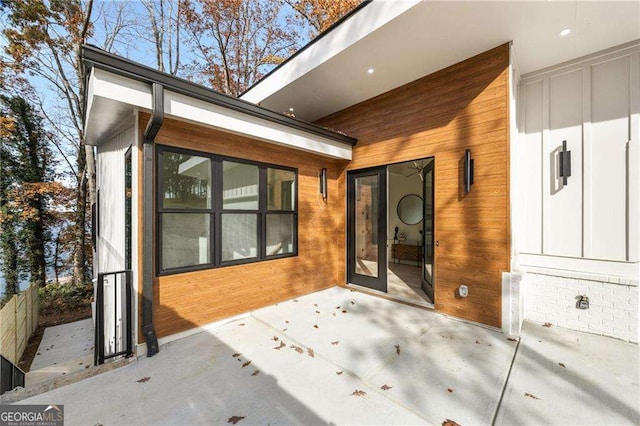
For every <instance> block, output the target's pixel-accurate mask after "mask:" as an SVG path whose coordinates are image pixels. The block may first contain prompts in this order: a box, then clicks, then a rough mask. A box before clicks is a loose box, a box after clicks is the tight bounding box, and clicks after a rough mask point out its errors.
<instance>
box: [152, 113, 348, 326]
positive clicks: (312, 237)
mask: <svg viewBox="0 0 640 426" xmlns="http://www.w3.org/2000/svg"><path fill="white" fill-rule="evenodd" d="M148 120H149V115H148V114H146V113H140V126H139V129H144V128H145V126H146V123H147V121H148ZM141 131H142V130H141ZM140 139H141V140H142V135H141V137H140ZM156 143H158V144H162V145H168V146H174V147H181V148H188V149H192V150H196V151H202V152H209V153H214V154H220V155H227V156H232V157H237V158H243V159H248V160H254V161H261V162H266V163H272V164H277V165H283V166H289V167H296V168H298V256H296V257H290V258H284V259H275V260H269V261H263V262H257V263H250V264H245V265H238V266H229V267H223V268H218V269H209V270H204V271H196V272H188V273H181V274H174V275H167V276H162V277H156V278H155V279H154V325H155V327H156V332H157V334H158V336H159V337H162V336H167V335H170V334H173V333H176V332H179V331H183V330H186V329H189V328H193V327H195V326H198V325H203V324H207V323H209V322H212V321H216V320H219V319H222V318H225V317H229V316H232V315H236V314H239V313H243V312H248V311H250V310H252V309H256V308H260V307H263V306H267V305H270V304H273V303H277V302H280V301H283V300H286V299H290V298H293V297H296V296H300V295H303V294H307V293H311V292H314V291H317V290H321V289H324V288H328V287H331V286H333V285H336V284H339V283H344V266H343V261H342V260H341V259H342V257H343V256H344V251H343V250H342V249H341V247H343V246H344V244H343V240H344V229H345V219H344V214H343V209H342V207H343V204H344V197H343V195H344V192H343V191H342V192H341V191H340V190H339V187H338V185H339V182H338V179H337V178H338V175H339V174H340V173H342V170H343V169H344V164H342V165H340V162H339V161H336V160H332V159H328V158H324V157H320V156H317V155H313V154H309V153H305V152H302V151H296V150H292V149H289V148H284V147H280V146H277V145H273V144H268V143H265V142H261V141H256V140H252V139H248V138H245V137H242V136H238V135H234V134H229V133H224V132H221V131H217V130H215V129H211V128H207V127H203V126H197V125H193V124H190V123H186V122H182V121H177V120H172V119H165V122H164V124H163V126H162V128H161V129H160V132H159V133H158V135H157V137H156ZM323 167H326V168H327V169H328V186H329V199H328V201H327V202H326V203H325V202H323V201H322V197H321V196H320V194H319V193H318V169H321V168H323ZM141 192H142V191H141Z"/></svg>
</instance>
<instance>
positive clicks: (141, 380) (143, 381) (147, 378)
mask: <svg viewBox="0 0 640 426" xmlns="http://www.w3.org/2000/svg"><path fill="white" fill-rule="evenodd" d="M149 380H151V377H143V378H142V379H140V380H136V382H138V383H146V382H148V381H149Z"/></svg>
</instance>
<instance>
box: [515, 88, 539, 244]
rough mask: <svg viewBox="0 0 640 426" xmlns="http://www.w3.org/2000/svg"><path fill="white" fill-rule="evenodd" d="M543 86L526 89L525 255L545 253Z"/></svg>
mask: <svg viewBox="0 0 640 426" xmlns="http://www.w3.org/2000/svg"><path fill="white" fill-rule="evenodd" d="M542 86H543V85H542V82H541V81H538V82H535V83H532V84H529V85H527V86H525V87H524V89H523V90H522V92H524V108H525V111H526V113H525V121H524V130H525V139H524V146H521V147H520V155H521V161H520V167H519V170H518V171H517V173H519V174H520V176H521V180H520V182H521V185H522V189H523V191H522V192H523V194H522V197H521V200H522V202H521V206H522V211H521V212H520V214H521V218H522V219H521V220H522V223H521V225H520V229H521V230H522V234H523V235H522V236H521V237H520V239H519V240H520V241H519V243H520V247H521V251H522V252H524V253H536V254H540V253H542V89H543V88H542ZM512 173H513V172H512Z"/></svg>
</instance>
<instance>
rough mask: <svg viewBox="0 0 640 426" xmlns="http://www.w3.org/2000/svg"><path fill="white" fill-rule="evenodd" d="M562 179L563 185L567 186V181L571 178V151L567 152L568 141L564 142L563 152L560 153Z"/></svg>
mask: <svg viewBox="0 0 640 426" xmlns="http://www.w3.org/2000/svg"><path fill="white" fill-rule="evenodd" d="M559 157H560V158H559V160H560V177H561V178H562V184H563V185H566V184H567V179H568V178H569V176H571V151H567V141H562V151H560V156H559Z"/></svg>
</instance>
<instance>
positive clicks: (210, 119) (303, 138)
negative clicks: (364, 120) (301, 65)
mask: <svg viewBox="0 0 640 426" xmlns="http://www.w3.org/2000/svg"><path fill="white" fill-rule="evenodd" d="M87 94H88V96H87V117H86V126H85V136H86V141H87V144H89V145H98V144H99V143H100V142H101V140H102V139H103V138H105V137H108V136H109V134H110V132H112V131H113V129H114V128H115V127H117V126H118V125H119V124H120V123H121V122H122V121H123V120H125V119H126V118H127V117H128V116H130V115H131V114H133V113H134V111H135V110H136V109H142V110H147V111H150V110H151V108H152V96H151V86H150V85H149V84H147V83H143V82H139V81H137V80H133V79H130V78H126V77H123V76H120V75H117V74H113V73H111V72H108V71H104V70H100V69H96V68H94V69H93V70H92V73H91V76H90V79H89V85H88V90H87ZM164 113H165V116H166V117H168V118H176V119H179V120H183V121H189V122H191V123H195V124H199V125H206V126H209V127H213V128H215V129H218V130H222V131H225V132H229V133H234V134H238V135H242V136H247V137H250V138H254V139H258V140H261V141H264V142H268V143H273V144H277V145H281V146H286V147H289V148H293V149H298V150H302V151H306V152H310V153H313V154H318V155H322V156H325V157H330V158H337V159H343V160H350V159H351V146H350V145H348V144H343V143H340V142H336V141H333V140H331V139H328V138H324V137H322V136H318V135H314V134H311V133H306V132H304V131H302V130H297V129H292V128H290V127H287V126H285V125H282V124H278V123H273V122H270V121H267V120H264V119H261V118H258V117H254V116H252V115H249V114H243V113H241V112H237V111H234V110H231V109H228V108H224V107H221V106H217V105H213V104H210V103H208V102H204V101H200V100H198V99H194V98H191V97H189V96H185V95H181V94H178V93H175V92H172V91H170V90H165V91H164Z"/></svg>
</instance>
